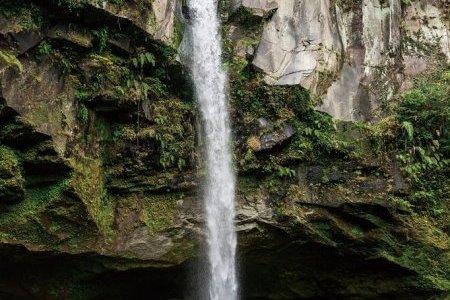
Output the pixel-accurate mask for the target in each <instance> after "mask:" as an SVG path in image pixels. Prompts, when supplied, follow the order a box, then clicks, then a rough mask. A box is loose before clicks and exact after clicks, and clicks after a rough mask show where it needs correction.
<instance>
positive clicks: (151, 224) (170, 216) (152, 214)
mask: <svg viewBox="0 0 450 300" xmlns="http://www.w3.org/2000/svg"><path fill="white" fill-rule="evenodd" d="M182 198H183V194H165V195H160V196H151V197H145V198H143V200H142V201H143V206H144V212H145V213H144V216H143V221H144V223H145V224H146V225H147V226H148V228H149V229H150V230H151V231H152V232H158V231H166V230H169V229H170V228H171V227H174V226H175V220H176V217H177V215H178V214H179V213H180V212H179V211H178V210H179V207H178V204H177V201H178V200H180V199H182Z"/></svg>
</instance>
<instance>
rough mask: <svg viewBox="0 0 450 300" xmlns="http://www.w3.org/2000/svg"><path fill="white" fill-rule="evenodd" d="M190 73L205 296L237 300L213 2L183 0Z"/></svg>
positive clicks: (227, 132) (227, 137) (231, 185)
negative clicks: (202, 174) (201, 152)
mask: <svg viewBox="0 0 450 300" xmlns="http://www.w3.org/2000/svg"><path fill="white" fill-rule="evenodd" d="M188 6H189V16H190V19H191V20H190V23H191V25H190V31H191V41H190V42H191V53H190V61H191V72H192V78H193V81H194V85H195V92H196V97H197V101H198V103H199V104H200V112H201V114H202V119H203V126H204V128H203V131H204V134H205V146H206V147H205V153H206V168H207V176H206V179H205V188H204V202H205V211H206V224H207V233H208V235H207V239H208V260H209V272H210V276H209V282H208V289H209V291H208V292H209V297H210V299H212V300H234V299H237V297H238V296H237V290H238V284H237V279H236V276H237V275H236V232H235V228H234V216H235V211H234V210H235V204H234V200H235V197H234V196H235V178H234V172H233V166H232V151H231V145H230V142H231V129H230V122H229V116H228V107H227V75H226V73H225V72H224V71H223V70H222V66H221V63H222V62H221V54H222V49H221V37H220V21H219V18H218V11H217V0H188Z"/></svg>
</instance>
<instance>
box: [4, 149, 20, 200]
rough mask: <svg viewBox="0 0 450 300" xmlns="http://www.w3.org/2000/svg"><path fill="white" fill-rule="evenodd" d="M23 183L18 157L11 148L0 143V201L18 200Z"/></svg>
mask: <svg viewBox="0 0 450 300" xmlns="http://www.w3.org/2000/svg"><path fill="white" fill-rule="evenodd" d="M24 185H25V180H24V178H23V176H22V172H21V165H20V162H19V157H18V156H17V154H16V153H15V152H14V151H13V150H12V149H10V148H7V147H4V146H1V145H0V199H1V201H0V203H1V202H4V201H6V202H16V201H18V200H20V199H21V198H22V197H23V193H24Z"/></svg>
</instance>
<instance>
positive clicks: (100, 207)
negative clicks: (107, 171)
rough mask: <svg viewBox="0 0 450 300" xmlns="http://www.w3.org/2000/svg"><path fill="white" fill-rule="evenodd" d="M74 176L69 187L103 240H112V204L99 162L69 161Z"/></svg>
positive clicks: (85, 159) (83, 159)
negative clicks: (81, 203) (83, 206)
mask: <svg viewBox="0 0 450 300" xmlns="http://www.w3.org/2000/svg"><path fill="white" fill-rule="evenodd" d="M71 165H72V167H73V169H74V174H73V176H72V178H71V180H70V185H71V186H72V187H73V189H74V190H75V193H76V194H77V195H78V197H80V199H81V201H83V203H84V205H85V206H86V210H87V212H88V214H89V215H90V217H91V218H92V219H93V220H94V222H95V224H96V225H97V228H98V230H99V231H100V232H101V233H102V234H103V235H104V237H105V238H107V239H109V238H112V236H113V234H114V232H113V229H112V224H113V220H114V210H113V203H112V202H111V201H110V199H109V196H108V194H107V192H106V189H105V182H104V175H103V169H102V166H101V162H100V161H99V160H95V159H90V158H87V157H77V158H72V159H71Z"/></svg>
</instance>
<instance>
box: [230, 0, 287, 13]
mask: <svg viewBox="0 0 450 300" xmlns="http://www.w3.org/2000/svg"><path fill="white" fill-rule="evenodd" d="M241 7H242V8H244V9H246V10H247V11H248V12H250V13H251V14H252V15H254V16H257V17H264V16H267V15H268V14H269V13H270V12H272V11H274V10H275V9H277V8H278V3H277V1H275V0H234V1H233V4H232V10H233V11H236V10H238V9H239V8H241Z"/></svg>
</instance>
